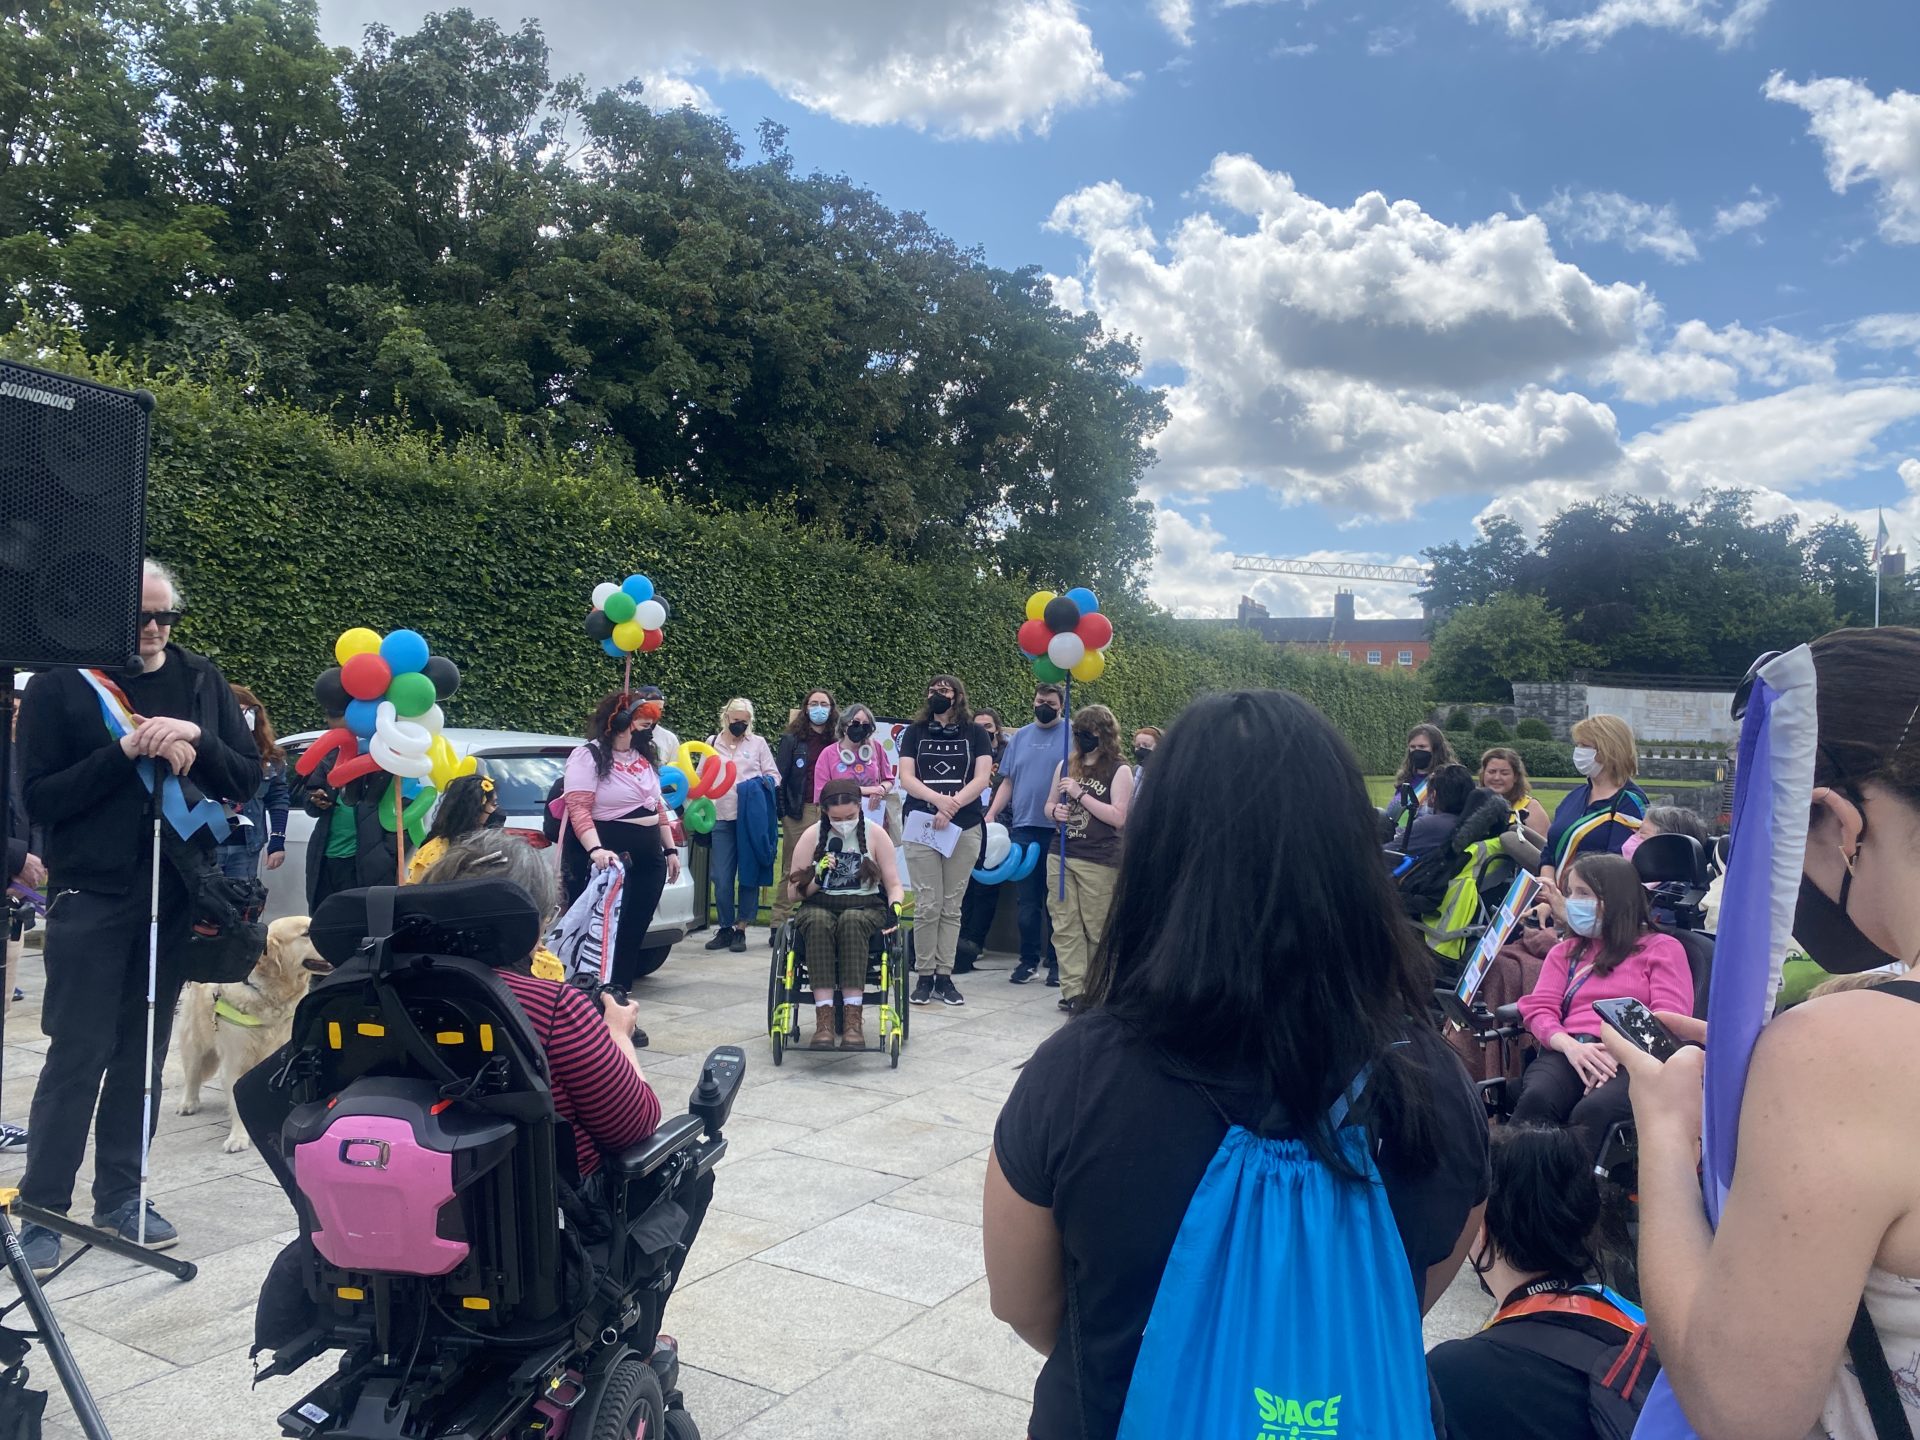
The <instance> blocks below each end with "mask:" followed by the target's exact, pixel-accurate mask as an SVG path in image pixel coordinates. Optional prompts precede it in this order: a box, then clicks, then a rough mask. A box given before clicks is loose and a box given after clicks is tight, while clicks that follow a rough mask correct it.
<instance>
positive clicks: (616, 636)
mask: <svg viewBox="0 0 1920 1440" xmlns="http://www.w3.org/2000/svg"><path fill="white" fill-rule="evenodd" d="M646 638H647V627H646V626H644V625H642V624H641V623H640V622H639V621H638V620H622V621H621V622H620V623H619V624H618V625H616V626H614V627H613V643H614V644H616V645H618V646H619V647H620V648H621V649H622V650H627V651H633V650H638V649H639V648H640V642H641V641H643V640H645V639H646Z"/></svg>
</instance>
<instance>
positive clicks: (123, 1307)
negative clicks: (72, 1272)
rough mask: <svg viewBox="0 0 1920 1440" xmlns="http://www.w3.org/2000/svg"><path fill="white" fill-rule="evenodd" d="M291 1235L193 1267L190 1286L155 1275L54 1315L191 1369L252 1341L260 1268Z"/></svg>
mask: <svg viewBox="0 0 1920 1440" xmlns="http://www.w3.org/2000/svg"><path fill="white" fill-rule="evenodd" d="M291 1238H292V1236H291V1234H288V1235H286V1236H284V1237H279V1238H275V1239H269V1240H257V1241H255V1242H254V1243H252V1244H250V1245H242V1246H239V1247H237V1248H235V1249H232V1250H225V1251H222V1252H221V1253H220V1254H218V1255H213V1256H209V1257H208V1258H207V1259H206V1260H203V1261H201V1262H200V1274H199V1276H198V1277H197V1278H195V1279H193V1280H186V1281H181V1280H175V1279H174V1278H172V1277H171V1276H169V1275H162V1274H160V1273H158V1272H157V1271H152V1270H143V1271H142V1272H141V1273H140V1274H138V1275H135V1276H132V1277H131V1278H129V1279H127V1280H124V1281H122V1282H121V1283H120V1284H118V1285H114V1286H112V1287H110V1288H108V1289H105V1290H95V1291H92V1292H91V1293H89V1294H86V1295H82V1296H79V1297H77V1298H76V1299H74V1300H73V1301H72V1302H70V1303H68V1304H64V1305H62V1306H61V1308H60V1312H59V1313H60V1314H61V1316H62V1318H63V1319H71V1320H73V1321H75V1322H76V1323H78V1324H81V1325H85V1326H86V1327H87V1328H88V1329H90V1330H97V1331H99V1332H100V1333H101V1334H103V1335H106V1336H108V1337H110V1338H111V1339H114V1340H118V1341H120V1342H121V1343H122V1344H123V1345H133V1346H137V1347H139V1348H140V1349H143V1350H148V1351H151V1352H152V1353H153V1354H155V1355H158V1356H160V1357H162V1358H163V1359H166V1360H171V1361H173V1362H174V1363H175V1364H176V1365H192V1364H194V1363H196V1362H198V1361H202V1360H205V1359H206V1358H207V1357H208V1356H210V1355H221V1354H224V1353H225V1352H227V1351H229V1350H232V1349H234V1348H236V1347H241V1346H246V1345H248V1344H250V1343H252V1340H253V1307H254V1301H255V1300H256V1299H257V1298H258V1296H259V1293H260V1281H261V1278H262V1277H263V1276H265V1274H266V1273H267V1266H268V1265H269V1264H270V1263H271V1262H272V1260H273V1257H274V1256H275V1255H277V1254H279V1253H280V1248H281V1246H282V1245H284V1244H285V1243H286V1240H287V1239H291Z"/></svg>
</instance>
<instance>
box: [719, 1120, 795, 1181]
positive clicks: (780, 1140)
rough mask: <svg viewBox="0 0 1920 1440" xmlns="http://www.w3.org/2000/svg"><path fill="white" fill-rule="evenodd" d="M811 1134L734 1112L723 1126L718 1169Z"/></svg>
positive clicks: (777, 1122) (775, 1122) (775, 1121)
mask: <svg viewBox="0 0 1920 1440" xmlns="http://www.w3.org/2000/svg"><path fill="white" fill-rule="evenodd" d="M812 1133H813V1132H812V1131H811V1130H809V1129H808V1128H807V1127H806V1126H804V1125H787V1124H783V1123H782V1122H781V1121H778V1120H762V1119H761V1118H760V1117H759V1116H758V1115H742V1114H741V1113H740V1112H739V1111H738V1110H735V1111H734V1112H733V1118H732V1119H731V1120H729V1121H728V1122H727V1153H726V1155H725V1156H724V1157H723V1158H722V1159H721V1161H720V1164H721V1166H722V1167H725V1166H728V1165H735V1164H738V1163H739V1162H740V1161H742V1160H745V1159H747V1158H748V1157H750V1156H754V1155H760V1154H764V1153H765V1152H766V1151H768V1150H774V1149H778V1148H779V1147H780V1146H782V1145H787V1144H790V1143H791V1142H793V1141H796V1140H804V1139H805V1138H806V1137H807V1136H809V1135H811V1134H812Z"/></svg>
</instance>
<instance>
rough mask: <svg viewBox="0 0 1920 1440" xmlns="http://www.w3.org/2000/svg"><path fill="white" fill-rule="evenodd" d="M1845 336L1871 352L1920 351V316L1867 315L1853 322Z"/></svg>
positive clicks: (1909, 314)
mask: <svg viewBox="0 0 1920 1440" xmlns="http://www.w3.org/2000/svg"><path fill="white" fill-rule="evenodd" d="M1847 334H1848V337H1849V338H1850V339H1852V340H1853V341H1854V342H1856V343H1857V344H1861V345H1865V346H1867V347H1868V348H1869V349H1872V350H1907V349H1913V350H1920V315H1916V314H1912V313H1908V314H1887V315H1868V316H1865V317H1863V318H1862V319H1859V320H1856V321H1854V322H1853V325H1852V326H1851V327H1850V328H1849V329H1848V331H1847Z"/></svg>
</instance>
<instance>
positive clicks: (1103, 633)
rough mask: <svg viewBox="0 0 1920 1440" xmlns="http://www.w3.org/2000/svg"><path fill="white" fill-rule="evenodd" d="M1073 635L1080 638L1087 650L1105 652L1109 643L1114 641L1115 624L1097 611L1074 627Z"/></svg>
mask: <svg viewBox="0 0 1920 1440" xmlns="http://www.w3.org/2000/svg"><path fill="white" fill-rule="evenodd" d="M1073 633H1074V634H1076V635H1078V636H1079V637H1080V640H1081V643H1083V644H1084V645H1085V646H1086V647H1087V649H1089V650H1104V649H1106V647H1107V642H1108V641H1110V640H1112V639H1113V622H1112V621H1111V620H1109V619H1107V617H1106V616H1104V615H1102V614H1100V613H1099V612H1098V611H1096V612H1095V613H1093V614H1092V615H1088V616H1086V617H1085V618H1084V619H1082V620H1081V621H1080V623H1079V624H1078V625H1076V626H1074V627H1073Z"/></svg>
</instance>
